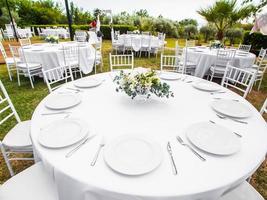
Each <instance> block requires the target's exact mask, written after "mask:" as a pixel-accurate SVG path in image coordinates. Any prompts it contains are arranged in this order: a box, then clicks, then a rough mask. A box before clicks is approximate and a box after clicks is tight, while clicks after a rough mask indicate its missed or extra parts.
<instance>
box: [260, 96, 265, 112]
mask: <svg viewBox="0 0 267 200" xmlns="http://www.w3.org/2000/svg"><path fill="white" fill-rule="evenodd" d="M264 113H267V98H266V99H265V101H264V103H263V105H262V108H261V110H260V114H262V115H263V114H264Z"/></svg>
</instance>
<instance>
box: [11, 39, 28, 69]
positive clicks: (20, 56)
mask: <svg viewBox="0 0 267 200" xmlns="http://www.w3.org/2000/svg"><path fill="white" fill-rule="evenodd" d="M9 49H10V52H11V55H12V57H13V60H14V64H15V66H17V64H18V61H19V60H23V61H24V63H26V66H27V61H26V58H25V56H24V51H23V48H21V47H20V46H11V45H10V44H9ZM19 62H20V63H21V61H19Z"/></svg>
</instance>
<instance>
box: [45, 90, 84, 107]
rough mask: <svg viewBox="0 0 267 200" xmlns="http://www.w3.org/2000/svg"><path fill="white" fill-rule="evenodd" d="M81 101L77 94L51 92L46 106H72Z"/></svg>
mask: <svg viewBox="0 0 267 200" xmlns="http://www.w3.org/2000/svg"><path fill="white" fill-rule="evenodd" d="M80 102H81V97H80V95H77V94H70V93H69V94H51V95H50V96H49V97H48V99H47V100H46V101H45V106H46V107H47V108H49V109H53V110H62V109H67V108H72V107H74V106H76V105H78V104H79V103H80Z"/></svg>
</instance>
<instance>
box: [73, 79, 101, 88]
mask: <svg viewBox="0 0 267 200" xmlns="http://www.w3.org/2000/svg"><path fill="white" fill-rule="evenodd" d="M104 81H105V79H100V78H92V77H88V78H82V79H80V80H78V81H75V82H74V83H73V85H74V86H75V87H76V88H80V89H86V88H95V87H98V86H100V85H101V84H102V83H103V82H104Z"/></svg>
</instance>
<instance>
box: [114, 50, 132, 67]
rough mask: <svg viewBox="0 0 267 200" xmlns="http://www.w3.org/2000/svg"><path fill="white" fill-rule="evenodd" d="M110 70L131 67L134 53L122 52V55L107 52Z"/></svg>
mask: <svg viewBox="0 0 267 200" xmlns="http://www.w3.org/2000/svg"><path fill="white" fill-rule="evenodd" d="M109 62H110V71H115V70H120V69H133V68H134V55H133V53H131V54H123V55H112V54H111V53H110V54H109Z"/></svg>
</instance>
